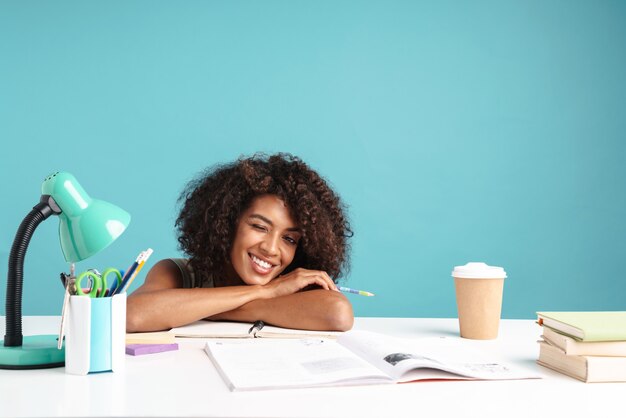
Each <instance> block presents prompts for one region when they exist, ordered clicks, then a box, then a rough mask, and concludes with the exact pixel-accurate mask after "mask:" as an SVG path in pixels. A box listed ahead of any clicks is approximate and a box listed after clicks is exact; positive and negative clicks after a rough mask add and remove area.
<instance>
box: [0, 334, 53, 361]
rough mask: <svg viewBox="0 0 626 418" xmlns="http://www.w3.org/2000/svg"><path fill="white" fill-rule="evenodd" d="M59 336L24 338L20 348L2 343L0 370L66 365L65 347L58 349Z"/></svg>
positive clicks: (30, 336) (0, 347)
mask: <svg viewBox="0 0 626 418" xmlns="http://www.w3.org/2000/svg"><path fill="white" fill-rule="evenodd" d="M58 338H59V337H58V336H57V335H28V336H24V339H23V341H22V345H21V346H19V347H5V346H4V341H0V344H1V346H0V369H13V370H25V369H49V368H52V367H63V366H64V365H65V346H63V347H62V348H61V349H60V350H59V349H58V348H57V341H58Z"/></svg>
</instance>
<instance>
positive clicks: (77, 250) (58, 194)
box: [0, 172, 130, 369]
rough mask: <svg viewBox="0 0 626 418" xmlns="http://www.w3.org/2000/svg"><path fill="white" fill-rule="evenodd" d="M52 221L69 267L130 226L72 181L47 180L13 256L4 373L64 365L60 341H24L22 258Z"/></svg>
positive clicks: (64, 176) (1, 362)
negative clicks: (56, 223) (56, 224)
mask: <svg viewBox="0 0 626 418" xmlns="http://www.w3.org/2000/svg"><path fill="white" fill-rule="evenodd" d="M50 215H58V216H59V220H60V224H59V238H60V241H61V250H62V251H63V255H64V256H65V260H66V261H68V262H70V263H74V262H76V261H81V260H84V259H86V258H88V257H91V256H92V255H94V254H96V253H98V252H99V251H101V250H103V249H104V248H105V247H107V246H108V245H109V244H111V243H112V242H113V241H115V239H116V238H117V237H119V236H120V235H121V234H122V232H124V230H125V229H126V227H127V226H128V224H129V223H130V215H129V214H128V212H126V211H124V210H122V209H120V208H118V207H117V206H115V205H112V204H110V203H107V202H104V201H102V200H97V199H92V198H91V197H89V195H87V193H85V190H84V189H83V188H82V187H81V186H80V184H79V183H78V181H76V178H75V177H74V176H73V175H71V174H69V173H64V172H57V173H54V174H51V175H50V176H48V177H46V179H45V180H44V182H43V184H42V185H41V200H40V201H39V203H38V204H37V205H35V206H34V207H33V209H32V210H31V211H30V212H29V213H28V215H26V217H25V218H24V220H23V221H22V223H21V224H20V226H19V228H18V230H17V233H16V234H15V239H14V240H13V246H12V247H11V253H10V255H9V270H8V274H7V294H6V335H5V336H4V344H3V346H0V369H45V368H50V367H61V366H63V365H64V364H65V347H63V348H62V349H61V350H59V349H58V348H57V338H58V336H57V335H31V336H22V284H23V280H24V257H25V255H26V250H27V249H28V244H29V242H30V239H31V237H32V236H33V233H34V232H35V229H36V228H37V226H38V225H39V224H40V223H41V222H43V221H44V220H46V219H48V218H49V217H50Z"/></svg>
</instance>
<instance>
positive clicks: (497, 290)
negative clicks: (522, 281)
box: [452, 262, 506, 340]
mask: <svg viewBox="0 0 626 418" xmlns="http://www.w3.org/2000/svg"><path fill="white" fill-rule="evenodd" d="M452 277H454V287H455V289H456V305H457V309H458V314H459V327H460V331H461V337H463V338H470V339H473V340H493V339H495V338H497V337H498V328H499V326H500V314H501V311H502V290H503V288H504V279H505V278H506V272H505V271H504V269H503V268H502V267H494V266H489V265H487V264H485V263H476V262H473V263H467V264H466V265H464V266H456V267H455V268H454V270H453V271H452Z"/></svg>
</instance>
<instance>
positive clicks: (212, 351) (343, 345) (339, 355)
mask: <svg viewBox="0 0 626 418" xmlns="http://www.w3.org/2000/svg"><path fill="white" fill-rule="evenodd" d="M205 351H206V353H207V354H208V356H209V358H210V359H211V360H212V361H213V363H214V364H215V366H216V368H217V369H218V370H219V372H220V374H221V375H222V378H223V379H224V381H225V382H226V384H227V385H228V387H229V388H230V390H231V391H243V390H261V389H279V388H295V387H320V386H342V385H366V384H382V383H399V382H412V381H418V380H430V379H437V380H450V379H452V380H459V379H461V380H468V379H472V380H473V379H485V380H500V379H528V378H539V376H538V375H537V374H536V373H532V372H529V371H527V370H523V369H520V368H517V367H515V366H513V365H509V364H504V363H501V362H499V361H497V360H495V359H493V358H490V357H489V356H488V355H485V354H484V353H482V352H476V350H475V348H474V347H472V346H471V345H470V344H467V342H465V341H462V340H461V339H459V338H449V337H440V338H415V339H400V338H394V337H389V336H387V335H384V334H378V333H373V332H366V331H348V332H346V333H344V334H342V335H341V336H340V337H339V338H337V339H336V340H329V339H326V340H325V339H313V338H307V339H290V340H250V339H244V340H238V341H236V340H232V341H224V340H221V341H219V340H218V341H209V342H207V343H206V345H205Z"/></svg>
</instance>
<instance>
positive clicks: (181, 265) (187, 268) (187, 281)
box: [170, 258, 215, 289]
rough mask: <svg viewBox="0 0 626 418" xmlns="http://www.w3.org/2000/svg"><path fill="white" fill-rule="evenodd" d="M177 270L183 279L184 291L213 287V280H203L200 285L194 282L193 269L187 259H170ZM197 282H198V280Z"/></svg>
mask: <svg viewBox="0 0 626 418" xmlns="http://www.w3.org/2000/svg"><path fill="white" fill-rule="evenodd" d="M170 260H172V262H173V263H174V264H176V267H178V270H180V276H181V277H182V279H183V288H184V289H193V288H194V287H205V288H207V287H215V285H214V284H213V279H205V280H204V281H202V282H201V283H198V282H197V281H196V274H195V272H194V271H193V267H192V266H191V263H190V262H189V259H187V258H170ZM198 281H199V280H198Z"/></svg>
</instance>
